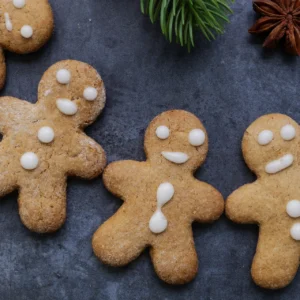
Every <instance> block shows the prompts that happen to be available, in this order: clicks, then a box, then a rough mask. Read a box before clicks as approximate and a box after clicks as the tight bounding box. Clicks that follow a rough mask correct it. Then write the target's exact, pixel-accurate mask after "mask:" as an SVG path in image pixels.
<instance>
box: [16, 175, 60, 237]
mask: <svg viewBox="0 0 300 300" xmlns="http://www.w3.org/2000/svg"><path fill="white" fill-rule="evenodd" d="M52 173H54V174H55V172H52ZM52 173H50V172H49V171H46V172H44V173H42V174H37V175H36V176H34V177H29V178H22V182H20V191H19V199H18V202H19V213H20V217H21V220H22V222H23V224H24V225H25V226H26V227H27V228H28V229H30V230H32V231H35V232H38V233H46V232H54V231H56V230H57V229H59V228H60V227H61V226H62V224H63V223H64V222H65V219H66V178H65V177H64V176H61V175H58V174H55V176H53V174H52Z"/></svg>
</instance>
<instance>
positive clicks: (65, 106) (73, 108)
mask: <svg viewBox="0 0 300 300" xmlns="http://www.w3.org/2000/svg"><path fill="white" fill-rule="evenodd" d="M56 106H57V108H58V109H59V110H60V111H61V112H62V113H63V114H65V115H67V116H72V115H75V114H76V113H77V110H78V108H77V105H76V103H74V102H72V101H71V100H69V99H62V98H60V99H57V100H56Z"/></svg>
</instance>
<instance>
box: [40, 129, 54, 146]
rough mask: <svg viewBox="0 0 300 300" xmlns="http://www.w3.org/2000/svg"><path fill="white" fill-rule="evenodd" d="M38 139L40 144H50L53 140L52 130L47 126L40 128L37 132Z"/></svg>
mask: <svg viewBox="0 0 300 300" xmlns="http://www.w3.org/2000/svg"><path fill="white" fill-rule="evenodd" d="M38 139H39V140H40V141H41V142H42V143H46V144H48V143H51V142H52V141H53V139H54V131H53V129H52V128H51V127H49V126H44V127H42V128H40V130H39V131H38Z"/></svg>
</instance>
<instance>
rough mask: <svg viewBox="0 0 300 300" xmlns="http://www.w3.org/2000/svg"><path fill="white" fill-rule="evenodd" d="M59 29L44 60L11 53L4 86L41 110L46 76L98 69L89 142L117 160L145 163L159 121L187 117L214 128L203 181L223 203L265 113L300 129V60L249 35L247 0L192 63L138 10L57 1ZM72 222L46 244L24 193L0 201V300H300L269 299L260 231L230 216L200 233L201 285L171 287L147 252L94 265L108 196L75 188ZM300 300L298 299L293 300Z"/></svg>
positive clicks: (295, 287)
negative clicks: (259, 270)
mask: <svg viewBox="0 0 300 300" xmlns="http://www.w3.org/2000/svg"><path fill="white" fill-rule="evenodd" d="M51 4H52V7H53V10H54V14H55V22H56V29H55V34H54V36H53V38H52V40H51V42H50V43H48V44H47V46H46V47H44V49H42V50H41V51H39V52H38V53H36V54H31V55H27V56H20V55H15V54H10V53H7V63H8V77H7V84H6V87H5V89H4V90H3V91H2V92H1V95H12V96H16V97H19V98H22V99H26V100H28V101H32V102H34V101H35V99H36V90H37V86H38V83H39V80H40V78H41V76H42V74H43V72H44V71H45V70H46V69H47V68H48V67H49V66H50V65H52V64H53V63H55V62H56V61H58V60H61V59H67V58H72V59H77V60H82V61H85V62H88V63H90V64H92V65H93V66H94V67H95V68H96V69H97V70H98V71H99V72H100V73H101V75H102V77H103V79H104V81H105V84H106V88H107V106H106V109H105V110H104V112H103V114H102V116H101V117H100V118H99V119H98V121H97V122H96V123H94V124H93V125H92V126H91V127H89V128H88V129H87V133H88V134H89V135H90V136H92V137H93V138H94V139H95V140H97V141H98V142H99V143H100V144H101V145H102V146H103V147H104V149H105V150H106V152H107V154H108V160H109V162H111V161H115V160H121V159H135V160H143V159H144V152H143V134H144V130H145V128H146V127H147V125H148V123H149V122H150V121H151V119H152V118H153V117H155V116H156V115H157V114H159V113H160V112H162V111H164V110H168V109H172V108H181V109H186V110H189V111H191V112H193V113H195V114H196V115H197V116H198V117H199V118H200V119H201V120H202V121H203V122H204V125H205V126H206V129H207V131H208V134H209V139H210V150H209V156H208V159H207V161H206V163H205V164H204V166H203V167H202V168H201V169H200V170H199V171H198V172H197V177H198V178H200V179H202V180H204V181H207V182H209V183H211V184H213V185H214V186H216V187H217V188H218V189H219V190H220V191H221V192H222V193H223V195H224V197H227V196H228V195H229V194H230V193H231V192H232V191H233V190H234V189H236V188H237V187H239V186H241V185H242V184H244V183H246V182H250V181H252V180H253V179H254V177H253V175H252V174H251V172H250V171H249V170H248V169H247V167H246V166H245V164H244V162H243V160H242V157H241V152H240V142H241V138H242V135H243V133H244V131H245V129H246V128H247V126H248V125H249V124H250V123H251V122H252V121H254V120H255V119H256V118H257V117H259V116H260V115H262V114H265V113H270V112H281V113H287V114H289V115H290V116H291V117H293V118H294V119H295V120H297V121H298V122H299V121H300V101H299V100H300V99H299V95H298V93H297V92H298V85H299V80H300V78H299V74H300V71H299V67H300V61H299V59H297V58H294V57H288V56H286V55H284V53H283V52H282V51H275V52H264V51H263V50H262V49H261V40H260V39H257V38H253V37H251V36H250V35H249V34H248V33H247V29H248V27H250V25H252V23H253V21H254V20H255V15H254V13H253V11H252V8H251V1H249V0H237V2H236V3H235V4H234V5H233V9H234V11H235V14H234V15H233V16H232V17H231V24H229V25H228V26H227V27H226V33H225V34H224V35H223V36H221V37H219V38H218V39H217V40H216V41H215V42H214V43H211V44H208V43H206V42H204V41H201V38H200V39H199V40H198V44H199V47H198V48H197V49H196V50H194V51H193V52H192V53H191V54H189V55H188V54H187V53H186V51H185V50H183V49H181V48H180V47H178V46H176V45H169V44H168V43H167V42H166V41H165V40H164V38H163V37H162V36H161V34H160V29H159V27H158V26H152V25H151V24H150V22H149V20H148V18H147V17H144V16H143V15H142V14H141V13H140V10H139V0H134V1H128V0H114V1H112V0H111V1H108V0H81V1H74V0H63V1H59V0H52V1H51ZM68 187H69V189H68V219H67V222H66V224H65V226H64V227H63V228H62V229H61V230H60V231H59V232H57V233H56V234H53V235H46V236H39V235H36V234H33V233H30V232H29V231H28V230H27V229H25V228H24V227H23V225H22V224H21V222H20V219H19V216H18V212H17V202H16V200H17V194H16V193H14V194H12V195H9V196H7V197H5V198H4V199H2V201H1V202H0V224H1V239H0V266H1V273H0V299H1V300H9V299H13V300H15V299H18V300H25V299H26V300H27V299H28V300H29V299H30V300H32V299H34V300H50V299H51V300H56V299H57V300H64V299H68V300H94V299H95V300H98V299H103V300H106V299H108V300H115V299H120V300H121V299H129V300H134V299H137V300H144V299H170V300H176V299H198V300H202V299H203V300H223V299H224V300H225V299H226V300H227V299H230V300H231V299H243V300H248V299H249V300H253V299H255V300H256V299H275V300H277V299H288V300H290V299H299V289H300V276H299V274H298V276H297V277H296V278H295V280H294V282H293V283H292V284H291V285H290V286H289V287H288V288H286V289H283V290H280V291H275V292H272V291H266V290H263V289H261V288H258V287H256V286H255V284H254V283H253V282H252V280H251V277H250V266H251V260H252V257H253V255H254V252H255V247H256V242H257V234H258V231H257V227H256V226H238V225H235V224H233V223H231V222H230V221H228V220H227V219H226V218H225V217H224V216H223V217H222V218H221V220H220V221H218V222H216V223H214V224H213V225H205V226H201V225H196V226H194V235H195V241H196V247H197V252H198V255H199V260H200V269H199V273H198V275H197V277H196V279H195V280H194V281H193V282H192V283H190V284H188V285H186V286H183V287H172V286H168V285H166V284H164V283H163V282H161V281H160V280H159V279H158V278H157V277H156V275H155V273H154V271H153V268H152V265H151V263H150V260H149V255H148V253H147V252H145V253H144V254H143V255H142V256H141V257H140V258H139V259H137V260H136V261H135V262H133V263H132V264H130V265H129V266H128V267H125V268H119V269H118V268H116V269H114V268H110V267H106V266H104V265H102V264H101V263H100V262H99V261H97V259H96V258H95V257H94V255H93V253H92V248H91V236H92V234H93V232H94V231H95V230H96V228H97V227H98V226H99V225H100V224H101V223H102V222H104V221H105V220H106V219H107V218H108V217H110V216H111V215H112V214H113V213H114V212H115V211H116V210H117V209H118V207H119V206H120V204H121V201H120V200H118V199H116V198H114V197H113V196H111V195H110V194H109V193H108V192H107V191H106V190H105V189H104V187H103V185H102V183H101V178H98V179H96V180H94V181H91V182H86V181H82V180H79V179H70V180H69V186H68ZM297 297H298V298H297Z"/></svg>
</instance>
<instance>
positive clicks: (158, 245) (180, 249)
mask: <svg viewBox="0 0 300 300" xmlns="http://www.w3.org/2000/svg"><path fill="white" fill-rule="evenodd" d="M150 255H151V258H152V261H153V265H154V268H155V271H156V273H157V275H158V276H159V277H160V278H161V279H162V280H164V281H165V282H167V283H170V284H184V283H187V282H190V281H191V280H192V279H193V278H194V277H195V276H196V274H197V271H198V258H197V253H196V250H195V245H194V240H193V234H192V230H191V228H190V227H188V228H184V227H182V228H178V230H176V234H175V235H174V233H173V234H171V233H170V234H168V236H165V237H163V236H160V237H158V239H157V240H156V241H155V245H154V246H153V247H152V248H151V250H150Z"/></svg>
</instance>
